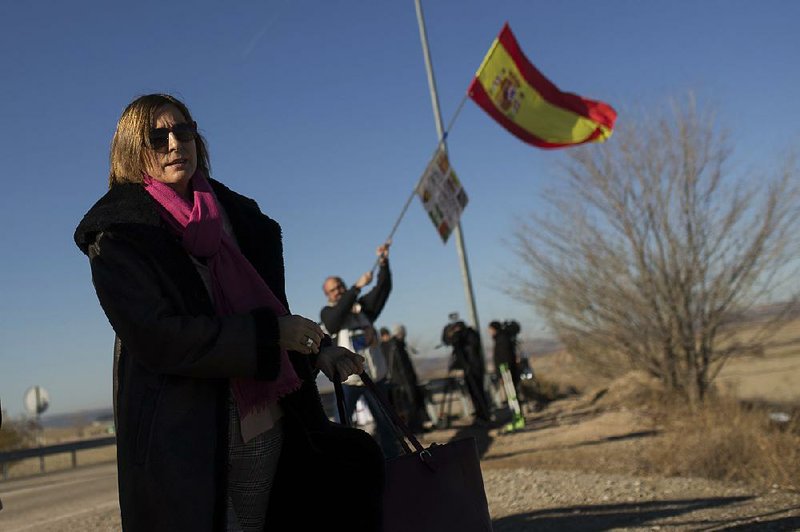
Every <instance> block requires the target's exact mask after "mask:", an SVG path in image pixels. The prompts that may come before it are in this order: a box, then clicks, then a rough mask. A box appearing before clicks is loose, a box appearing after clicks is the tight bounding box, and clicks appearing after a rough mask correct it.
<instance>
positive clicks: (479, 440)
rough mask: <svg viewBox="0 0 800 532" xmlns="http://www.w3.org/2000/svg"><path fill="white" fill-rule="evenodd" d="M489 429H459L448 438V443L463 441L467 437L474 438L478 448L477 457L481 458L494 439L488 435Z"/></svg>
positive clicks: (475, 427)
mask: <svg viewBox="0 0 800 532" xmlns="http://www.w3.org/2000/svg"><path fill="white" fill-rule="evenodd" d="M489 428H490V427H488V426H481V425H468V426H464V427H459V428H458V430H457V431H456V433H455V434H453V437H452V438H450V441H455V440H463V439H464V438H469V437H473V438H475V443H476V444H477V446H478V456H479V457H480V458H483V455H485V454H486V451H488V450H489V447H491V445H492V441H493V440H494V438H492V436H490V435H489Z"/></svg>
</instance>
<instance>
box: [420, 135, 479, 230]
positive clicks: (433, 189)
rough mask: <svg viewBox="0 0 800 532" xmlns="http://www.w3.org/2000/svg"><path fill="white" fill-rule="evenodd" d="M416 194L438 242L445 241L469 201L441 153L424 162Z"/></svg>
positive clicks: (444, 155)
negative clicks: (434, 229)
mask: <svg viewBox="0 0 800 532" xmlns="http://www.w3.org/2000/svg"><path fill="white" fill-rule="evenodd" d="M417 195H418V196H419V199H420V200H421V201H422V206H423V207H425V211H426V212H427V213H428V216H429V217H430V219H431V221H432V222H433V226H434V227H435V228H436V231H437V232H438V233H439V236H440V237H441V238H442V242H447V238H448V237H449V236H450V233H452V232H453V228H454V227H455V226H456V225H458V220H459V219H460V218H461V212H462V211H463V210H464V207H466V206H467V201H469V200H468V198H467V193H466V192H465V191H464V188H463V187H462V186H461V181H459V180H458V177H457V176H456V173H455V171H454V170H453V168H452V167H451V166H450V160H449V159H448V158H447V153H445V152H444V150H439V151H438V152H437V153H436V155H434V156H433V159H431V162H430V163H428V167H427V168H426V169H425V173H424V174H423V175H422V179H421V180H420V183H419V186H417Z"/></svg>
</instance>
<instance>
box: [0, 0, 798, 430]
mask: <svg viewBox="0 0 800 532" xmlns="http://www.w3.org/2000/svg"><path fill="white" fill-rule="evenodd" d="M423 7H424V10H425V18H426V23H427V29H428V36H429V43H430V49H431V55H432V58H433V65H434V69H435V74H436V81H437V84H438V88H439V98H440V102H441V107H442V113H443V119H444V121H445V123H448V122H449V120H450V118H451V116H452V114H453V113H454V112H455V110H456V108H457V106H458V104H459V103H460V102H461V99H462V97H463V95H464V93H465V91H466V88H467V86H468V84H469V82H470V80H471V78H472V76H473V75H474V72H475V70H476V68H477V67H478V65H479V63H480V61H481V59H482V58H483V56H484V54H485V53H486V51H487V49H488V47H489V45H490V43H491V42H492V40H493V39H494V37H495V35H496V34H497V32H498V31H499V30H500V28H501V27H502V25H503V23H504V22H505V21H508V22H509V23H510V25H511V28H512V30H513V31H514V33H515V34H516V36H517V39H518V41H519V43H520V45H521V47H522V49H523V50H524V51H525V52H526V54H527V55H528V57H529V58H530V59H531V61H532V62H533V63H534V64H535V65H537V66H538V67H539V68H540V69H541V70H542V71H543V72H544V74H545V75H547V76H548V77H549V78H550V79H552V80H553V81H554V82H555V83H556V84H557V85H559V86H560V87H561V88H562V89H563V90H568V91H571V92H576V93H578V94H581V95H583V96H586V97H589V98H594V99H599V100H603V101H606V102H608V103H610V104H611V105H612V106H614V107H615V108H616V110H617V111H618V113H619V119H618V124H623V123H624V122H625V120H626V119H628V118H629V117H633V116H635V113H636V112H637V110H638V109H639V108H641V107H655V106H663V105H665V104H666V102H667V100H668V99H669V98H670V97H676V96H678V97H680V96H682V95H685V94H686V93H687V92H688V91H694V92H695V93H696V94H697V95H698V97H699V98H700V100H701V102H704V103H706V104H711V105H713V106H714V107H715V108H716V109H717V111H718V116H719V120H720V122H721V123H722V124H723V125H724V126H726V127H728V128H729V129H730V130H731V131H732V133H733V134H732V140H733V142H734V147H735V149H736V152H735V153H736V156H737V158H739V159H740V160H741V161H743V162H746V163H747V164H752V165H755V166H758V165H767V164H770V162H771V161H773V160H774V158H775V157H776V156H778V155H779V154H780V153H782V152H783V151H785V150H786V149H787V148H788V147H789V146H791V145H797V142H798V139H799V138H800V135H798V133H800V126H798V122H797V115H798V113H797V110H796V108H795V107H796V105H795V103H796V101H797V95H798V87H800V69H798V66H797V65H798V56H799V55H800V34H798V32H797V29H796V24H797V20H800V3H798V2H793V1H790V0H785V1H763V2H752V1H743V0H728V1H721V0H717V1H712V0H707V1H688V0H685V1H684V0H681V1H671V2H642V1H633V0H630V1H608V2H590V1H588V0H587V1H559V2H541V1H530V0H529V1H522V0H521V1H489V0H480V1H479V0H461V1H455V0H453V1H444V0H440V1H437V2H433V1H428V2H425V3H424V4H423ZM0 76H1V78H0V79H2V83H0V124H2V127H0V161H2V168H3V176H2V178H1V179H2V183H3V194H1V195H0V227H2V230H0V249H2V260H0V400H1V401H2V404H3V408H4V409H6V410H7V411H8V413H9V414H11V415H17V414H19V413H20V412H21V411H22V396H23V393H24V391H25V389H26V388H27V387H28V386H31V385H34V384H38V385H41V386H44V387H45V388H46V389H47V390H48V391H49V392H50V397H51V411H52V412H65V411H71V410H76V409H81V408H93V407H103V406H107V405H110V403H111V346H112V341H113V333H112V331H111V328H110V326H109V325H108V322H107V321H106V319H105V316H104V315H103V313H102V311H101V310H100V308H99V305H98V304H97V301H96V298H95V295H94V292H93V290H92V287H91V280H90V276H89V268H88V264H87V260H86V258H85V257H84V256H83V255H82V254H81V253H80V252H79V251H78V250H77V248H76V247H75V245H74V244H73V242H72V233H73V230H74V227H75V226H76V224H77V223H78V221H79V220H80V218H81V216H82V215H83V213H84V212H85V211H86V210H87V209H88V208H89V207H90V206H91V205H92V204H93V203H94V201H96V200H97V198H99V197H100V196H101V195H102V194H103V193H104V191H105V189H106V179H107V173H108V147H109V143H110V139H111V136H112V133H113V130H114V126H115V123H116V120H117V119H118V117H119V115H120V113H121V112H122V110H123V108H124V107H125V106H126V105H127V103H128V102H129V101H130V100H132V99H133V98H134V97H136V96H138V95H141V94H146V93H150V92H171V93H173V94H175V95H177V96H179V97H180V98H182V99H183V100H184V101H185V102H186V103H187V104H188V106H189V108H190V109H191V110H192V112H193V114H194V116H195V118H196V120H197V121H198V124H199V127H200V129H201V130H202V132H203V134H204V135H205V137H206V139H207V141H208V144H209V147H210V152H211V166H212V175H213V176H214V177H216V178H217V179H220V180H221V181H223V182H225V183H226V184H228V185H229V186H231V187H232V188H234V189H235V190H237V191H239V192H241V193H243V194H245V195H248V196H250V197H253V198H255V199H256V200H257V201H258V202H259V204H260V205H261V208H262V210H263V211H264V212H266V213H267V214H269V215H270V216H271V217H273V218H275V219H276V220H278V221H279V222H280V223H281V224H282V226H283V231H284V239H285V259H286V267H287V292H288V295H289V301H290V303H291V305H292V310H293V311H294V312H295V313H299V314H303V315H306V316H308V317H311V318H313V319H317V318H318V316H319V310H320V308H321V306H322V305H323V304H324V296H323V294H322V291H321V284H322V281H323V280H324V278H325V276H326V275H329V274H338V275H341V276H342V277H344V279H345V281H346V282H348V283H351V282H352V281H354V280H355V278H356V277H357V276H358V275H359V274H361V273H362V272H364V271H366V270H368V269H369V268H370V267H371V266H372V264H373V261H374V249H375V247H376V246H377V245H378V244H379V243H380V242H381V241H383V239H384V238H385V237H386V236H387V234H388V233H389V231H390V229H391V227H392V224H393V223H394V221H395V218H396V217H397V216H398V214H399V213H400V210H401V208H402V206H403V203H404V202H405V200H406V198H407V196H408V194H409V193H410V191H411V189H412V187H413V186H414V184H415V183H416V180H417V178H418V177H419V174H420V173H421V171H422V170H423V169H424V167H425V165H426V163H427V161H428V158H429V157H430V155H431V153H432V151H433V149H434V147H435V144H436V140H437V139H436V130H435V126H434V122H433V117H432V112H431V104H430V99H429V94H428V86H427V79H426V75H425V68H424V63H423V57H422V52H421V46H420V39H419V33H418V28H417V21H416V15H415V10H414V3H413V1H412V0H405V1H392V2H366V1H361V2H356V1H322V0H318V1H301V0H298V1H291V2H290V1H288V0H285V1H268V2H266V1H265V2H255V1H253V2H227V3H225V4H223V3H221V2H188V1H186V2H168V3H167V2H136V3H126V4H124V5H123V4H122V3H119V4H117V3H113V2H82V1H74V2H63V1H31V2H17V1H10V0H0ZM613 141H614V138H613V137H612V139H611V140H610V142H613ZM449 149H450V155H451V162H452V164H453V166H454V168H455V169H456V171H457V172H458V174H459V177H460V178H461V180H462V183H463V184H464V187H465V188H466V190H467V192H468V194H469V196H470V203H469V205H468V206H467V209H466V210H465V212H464V215H463V218H462V228H463V231H464V237H465V241H466V249H467V254H468V259H469V264H470V268H471V270H472V277H473V283H474V289H475V296H476V302H477V307H478V314H479V318H480V321H481V324H482V326H484V327H485V325H486V324H487V323H488V322H489V321H490V320H492V319H508V318H515V319H518V320H519V321H520V322H521V323H522V326H523V332H524V333H527V334H528V335H537V334H542V335H544V334H545V332H546V331H544V329H543V327H542V325H541V324H540V322H539V320H538V319H537V318H536V315H535V312H534V311H533V309H531V308H528V307H526V306H524V305H522V304H520V303H518V302H516V301H514V300H513V299H512V298H511V297H509V296H508V295H506V294H505V293H503V291H502V290H501V288H503V287H508V285H507V283H508V273H509V272H514V271H519V270H521V268H522V265H520V264H519V261H518V260H517V259H516V257H515V255H514V254H513V253H512V251H511V250H510V248H509V247H508V246H507V245H506V244H504V243H503V238H504V237H505V236H507V235H509V234H510V233H511V232H512V231H513V229H514V227H515V225H516V223H517V220H518V219H519V218H520V217H522V216H525V215H526V214H527V213H530V212H532V211H534V210H536V209H537V208H538V207H539V206H540V203H539V197H540V195H541V192H542V191H543V190H544V189H545V188H548V187H550V186H553V185H555V184H557V183H558V170H559V165H560V164H561V163H562V162H563V161H564V157H565V153H564V152H563V151H543V150H537V149H535V148H531V147H529V146H527V145H525V144H523V143H521V142H520V141H518V140H517V139H516V138H514V137H512V136H511V135H509V134H508V133H506V132H505V131H504V130H502V129H501V128H500V127H499V126H497V125H496V124H495V123H494V122H492V120H491V119H490V118H489V117H488V116H486V115H485V114H484V113H483V111H481V110H480V109H479V108H478V107H477V106H476V105H474V104H473V103H472V102H467V104H466V106H465V107H464V109H463V111H462V112H461V114H460V116H459V118H458V120H457V122H456V123H455V126H454V128H453V130H452V132H451V134H450V137H449ZM392 268H393V272H394V283H395V289H394V292H393V294H392V296H391V298H390V300H389V303H388V305H387V307H386V309H385V311H384V314H383V315H382V316H381V318H380V320H379V322H378V323H379V325H391V324H392V323H395V322H403V323H405V324H406V326H407V328H408V330H409V335H410V338H411V340H412V342H413V343H415V344H416V345H417V346H418V348H419V349H420V351H421V352H422V353H423V354H436V353H442V354H443V353H444V351H443V350H442V349H439V350H438V351H435V350H434V346H435V345H436V344H437V343H438V337H439V332H440V330H441V327H442V326H443V325H444V324H445V323H446V321H447V315H448V313H450V312H453V311H456V312H459V313H460V314H461V315H462V316H464V317H466V316H467V315H468V312H467V308H466V302H465V296H464V288H463V284H462V280H461V273H460V270H459V261H458V256H457V253H456V248H455V243H454V241H452V240H451V242H449V243H448V244H447V245H442V243H441V241H440V240H439V238H438V236H437V234H436V232H435V231H434V228H433V226H432V225H431V223H430V221H429V220H428V218H427V216H426V215H425V213H424V211H423V209H422V207H421V206H420V204H419V201H418V200H416V199H415V200H414V202H413V203H412V205H411V207H410V208H409V210H408V213H407V214H406V217H405V219H404V220H403V222H402V224H401V225H400V227H399V229H398V231H397V233H396V235H395V239H394V246H393V248H392Z"/></svg>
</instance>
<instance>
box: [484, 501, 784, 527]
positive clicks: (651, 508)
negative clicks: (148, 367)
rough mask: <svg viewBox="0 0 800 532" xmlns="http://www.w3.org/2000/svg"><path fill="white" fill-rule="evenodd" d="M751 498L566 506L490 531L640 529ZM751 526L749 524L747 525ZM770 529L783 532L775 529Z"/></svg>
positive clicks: (503, 521) (498, 523)
mask: <svg viewBox="0 0 800 532" xmlns="http://www.w3.org/2000/svg"><path fill="white" fill-rule="evenodd" d="M751 498H752V497H716V498H710V499H686V500H671V501H645V502H640V503H622V504H601V505H593V506H568V507H565V508H548V509H545V510H539V511H536V512H530V513H525V514H517V515H511V516H508V517H503V518H500V519H495V520H494V521H493V522H492V526H493V528H494V532H519V531H523V530H536V531H571V530H575V531H578V530H580V531H584V530H608V529H611V528H620V527H640V526H645V525H648V524H652V525H655V524H657V523H653V521H657V520H659V519H664V518H668V517H675V516H677V515H681V514H685V513H689V512H694V511H696V510H702V509H706V508H715V507H720V506H727V505H730V504H736V503H739V502H742V501H746V500H749V499H751ZM722 524H724V523H723V522H721V521H717V520H709V521H683V522H674V521H670V523H669V526H670V527H672V526H677V527H680V528H688V529H693V530H698V529H704V528H706V527H710V528H712V529H713V528H714V527H716V526H720V525H722ZM751 526H752V525H751ZM774 530H783V529H781V528H776V529H774Z"/></svg>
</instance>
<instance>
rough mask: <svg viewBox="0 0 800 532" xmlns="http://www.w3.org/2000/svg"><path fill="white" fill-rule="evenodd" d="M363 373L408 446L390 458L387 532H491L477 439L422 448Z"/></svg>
mask: <svg viewBox="0 0 800 532" xmlns="http://www.w3.org/2000/svg"><path fill="white" fill-rule="evenodd" d="M360 377H361V380H362V381H363V382H364V385H365V386H366V387H367V390H368V393H371V394H373V395H374V396H375V397H376V398H377V400H378V402H379V403H380V405H381V407H382V409H383V410H384V412H385V413H386V414H387V416H388V417H389V419H390V420H391V421H392V425H393V428H394V431H395V434H396V435H397V437H398V440H399V441H400V444H401V446H402V447H403V450H404V454H402V455H400V456H398V457H396V458H391V459H388V460H387V461H386V485H385V490H384V497H383V530H384V532H410V531H413V532H442V531H448V530H457V531H458V532H491V530H492V520H491V517H490V516H489V504H488V503H487V501H486V492H485V490H484V486H483V476H482V475H481V468H480V457H479V456H478V447H477V444H476V443H475V438H473V437H469V438H464V439H460V440H455V441H450V442H447V443H444V444H437V443H433V444H431V445H430V446H429V447H428V448H425V447H423V446H422V444H421V443H420V442H419V440H418V439H417V438H416V437H415V436H414V433H413V432H411V431H410V430H409V428H408V427H407V426H406V424H405V423H404V422H403V421H402V420H401V419H400V418H399V417H398V415H397V413H396V412H395V411H394V409H393V408H392V407H391V405H390V404H389V402H388V400H387V399H386V397H384V395H383V393H381V391H380V390H378V388H377V387H376V386H375V384H374V383H373V382H372V379H370V378H369V376H368V375H367V374H366V372H363V373H361V375H360ZM335 380H336V381H337V382H334V389H335V392H336V404H337V407H338V409H339V419H341V420H343V422H344V423H345V424H349V421H350V420H349V419H347V417H346V416H345V412H344V399H343V398H344V395H343V394H342V389H341V383H340V382H338V379H335ZM406 440H408V442H410V443H411V447H413V449H412V448H411V447H409V445H408V443H406Z"/></svg>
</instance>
